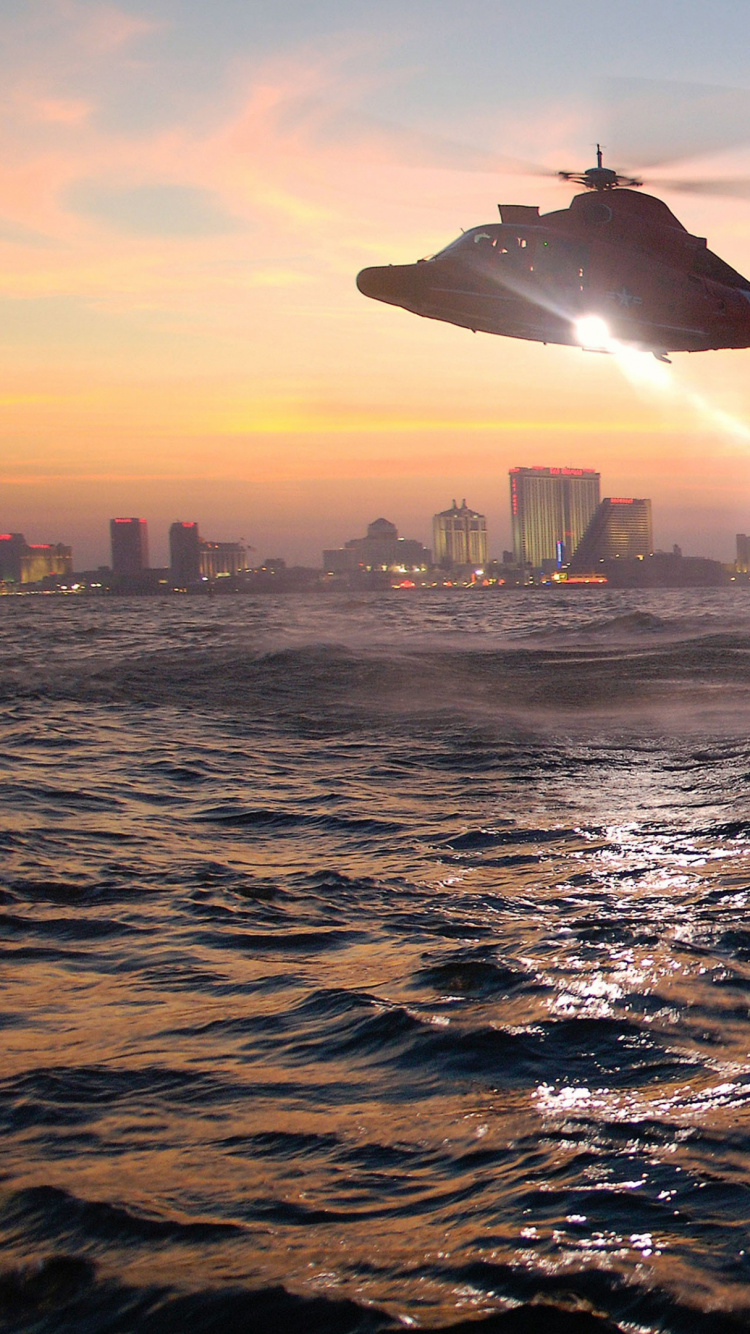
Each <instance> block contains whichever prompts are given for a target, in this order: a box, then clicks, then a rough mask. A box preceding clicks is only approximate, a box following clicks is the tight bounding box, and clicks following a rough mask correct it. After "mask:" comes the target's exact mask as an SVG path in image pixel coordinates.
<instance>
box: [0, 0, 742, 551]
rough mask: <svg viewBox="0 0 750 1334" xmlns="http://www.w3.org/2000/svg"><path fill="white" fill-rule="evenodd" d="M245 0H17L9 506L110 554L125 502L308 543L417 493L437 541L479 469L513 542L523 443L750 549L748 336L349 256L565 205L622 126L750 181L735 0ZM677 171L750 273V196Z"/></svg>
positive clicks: (7, 235) (402, 254)
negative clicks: (515, 479)
mask: <svg viewBox="0 0 750 1334" xmlns="http://www.w3.org/2000/svg"><path fill="white" fill-rule="evenodd" d="M221 14H222V22H221V23H217V22H216V21H215V19H214V11H213V9H212V8H210V7H209V6H208V5H207V4H206V3H205V2H204V0H186V3H185V4H184V5H181V6H179V7H176V6H174V4H173V3H172V2H171V0H144V2H143V3H142V4H136V3H135V0H121V2H120V3H112V4H104V3H99V2H98V0H65V3H63V0H55V3H53V4H52V5H51V6H49V5H42V4H41V3H40V0H30V3H28V4H26V3H25V4H20V3H17V2H16V0H10V3H9V4H8V5H6V6H5V7H4V10H3V15H2V16H0V36H1V37H2V39H3V40H2V42H1V43H0V53H1V54H0V67H1V68H2V70H3V78H4V88H5V98H4V110H3V113H2V114H3V125H4V134H5V141H4V142H5V151H4V156H3V164H2V168H0V183H1V185H2V190H1V191H0V251H2V256H3V260H4V263H3V265H2V270H1V271H2V274H3V278H2V292H0V300H2V303H3V310H2V327H3V330H4V334H3V339H4V348H3V380H2V385H0V406H1V407H2V416H1V420H2V426H1V427H0V430H2V441H3V467H2V469H0V479H1V482H2V495H3V507H4V525H5V526H6V527H8V528H10V529H12V530H13V531H21V532H28V533H29V534H31V533H32V532H33V533H34V534H35V535H36V534H37V533H39V534H40V535H41V534H50V536H52V535H53V533H54V530H55V529H56V528H58V530H59V531H60V536H61V537H64V539H65V540H66V541H69V542H71V543H72V545H73V547H74V548H75V550H76V551H78V552H80V553H81V557H82V559H84V560H85V561H86V563H90V564H95V563H97V561H100V560H102V559H103V558H104V552H103V550H102V539H101V534H100V531H99V529H98V527H97V524H98V523H99V519H98V517H97V516H99V515H112V514H127V513H138V514H140V513H145V514H148V515H149V517H150V521H151V524H152V528H153V531H154V534H155V535H156V533H157V532H159V533H166V531H167V529H168V526H169V523H170V522H171V521H172V520H173V517H174V514H175V512H177V513H182V514H187V515H190V514H194V513H198V512H199V511H200V514H201V517H202V521H203V522H204V524H205V527H206V530H207V531H212V532H214V533H216V534H219V535H220V536H221V537H222V538H223V537H226V539H227V540H230V539H235V538H241V537H245V538H247V539H248V540H250V533H249V531H248V530H249V528H250V525H251V524H252V532H253V540H254V543H257V545H259V546H260V547H266V546H268V547H269V548H273V547H276V546H277V545H278V543H279V542H281V544H282V545H283V546H284V547H285V549H286V550H287V551H288V552H289V556H290V558H291V559H293V560H309V559H312V558H313V556H314V555H315V553H316V552H318V551H319V550H320V549H321V548H322V547H323V546H324V545H326V544H329V543H336V542H338V541H344V540H346V538H347V537H348V536H349V533H348V532H347V531H346V529H345V527H344V520H343V517H342V516H344V515H346V516H348V519H349V520H350V522H351V524H352V526H353V527H354V528H355V529H356V528H364V527H365V526H366V524H367V522H369V521H370V519H371V518H372V515H373V513H387V512H388V511H389V509H392V508H393V501H392V498H393V497H394V496H397V497H398V504H399V512H398V516H397V517H398V523H399V526H400V527H401V528H402V530H403V531H405V532H411V533H414V534H415V535H416V536H418V537H419V538H421V540H422V541H424V542H429V541H430V535H429V530H428V528H427V527H424V526H422V525H423V524H424V523H425V516H429V514H430V513H432V512H436V511H438V510H439V509H441V508H442V507H443V506H444V505H445V503H446V499H445V498H446V497H450V496H453V495H464V494H468V495H470V496H473V497H474V498H475V499H476V500H477V501H478V502H479V503H480V504H481V505H482V508H483V511H484V512H485V513H486V515H487V521H488V526H489V528H490V530H491V531H492V532H494V533H496V534H498V539H499V545H501V544H504V543H508V542H509V540H510V535H509V534H508V533H506V534H505V535H503V533H504V525H505V503H504V494H505V477H506V475H507V472H508V469H509V468H510V467H511V466H514V465H515V463H516V462H517V459H518V457H519V456H524V457H527V458H529V459H530V460H531V461H532V462H534V461H536V460H538V459H540V458H545V457H551V456H553V455H554V456H555V457H556V458H561V459H565V458H582V459H584V460H587V459H593V458H596V459H597V460H598V461H599V467H600V469H601V470H602V471H603V472H605V471H606V474H607V477H608V487H609V489H611V491H612V493H613V494H615V495H617V494H623V493H632V494H635V495H639V496H645V495H647V496H650V497H651V498H652V500H653V503H654V508H655V512H656V513H657V514H658V516H659V519H658V525H659V540H660V542H661V543H662V544H663V545H665V546H667V547H669V546H671V545H672V543H673V542H675V541H686V540H688V535H690V534H692V535H694V536H693V537H692V538H691V539H690V541H691V545H693V546H694V547H695V548H696V549H700V550H704V551H706V552H707V553H709V554H711V555H715V556H721V555H722V554H724V548H723V543H724V534H725V533H732V532H735V531H740V530H742V529H744V528H746V527H747V520H746V518H745V515H746V513H747V511H748V509H750V467H748V459H749V458H750V430H749V429H748V425H747V423H748V421H750V376H748V373H747V370H748V366H750V352H737V353H731V352H725V353H715V354H714V353H706V354H701V355H700V356H697V357H687V356H677V357H675V360H674V364H673V366H671V367H667V366H664V367H662V366H656V364H655V363H654V364H651V362H650V361H649V360H648V359H646V360H645V361H644V360H641V361H640V362H637V363H636V362H634V361H633V360H632V359H630V360H628V359H627V358H625V359H623V358H620V357H606V356H601V355H592V354H589V353H581V352H580V351H577V350H574V349H566V348H553V347H548V348H544V347H542V346H536V345H526V344H524V343H522V342H519V341H512V340H508V339H502V338H492V337H489V336H487V335H481V334H479V335H476V336H474V335H472V334H471V333H470V332H469V331H466V330H460V329H456V328H454V327H448V326H446V327H441V326H439V325H437V324H434V323H433V322H431V321H427V320H425V321H415V320H414V319H413V318H410V317H409V316H408V315H407V314H406V313H405V312H403V311H399V310H398V309H395V308H388V307H385V306H376V305H375V304H373V303H372V302H367V301H366V300H365V299H364V298H363V297H362V296H361V295H360V294H359V292H358V291H357V290H356V287H355V276H356V273H357V272H358V271H359V270H360V269H361V268H362V267H363V266H365V265H368V264H373V263H375V264H387V263H389V262H392V263H396V264H397V263H401V262H412V261H414V260H416V259H418V258H419V257H420V256H424V255H427V254H430V253H431V252H434V251H435V250H438V249H440V248H441V247H442V246H444V245H446V244H447V243H448V242H450V241H451V240H453V239H454V238H455V237H456V236H458V235H459V234H460V232H461V229H462V228H467V227H470V226H472V225H475V224H484V223H487V222H490V221H493V220H496V219H497V216H498V215H497V203H498V202H502V201H503V200H505V201H512V202H516V203H527V204H531V205H535V204H538V205H539V206H540V207H541V209H542V211H543V212H545V211H549V210H551V209H555V208H563V207H566V206H567V204H568V202H569V200H570V198H571V195H572V194H573V193H574V188H573V187H571V186H570V185H563V184H561V183H559V182H557V181H556V179H555V177H554V172H555V171H556V170H557V169H559V168H561V167H562V168H565V169H568V168H570V167H572V166H578V167H581V168H584V167H586V166H587V165H590V161H591V160H592V158H593V151H594V149H593V145H594V143H595V141H596V140H597V138H600V139H602V140H603V141H604V143H605V145H606V151H607V158H608V160H611V161H614V162H616V163H617V165H619V166H623V167H631V168H633V169H638V167H639V166H640V165H641V162H640V161H639V157H638V154H639V152H642V154H643V155H644V156H648V154H647V153H646V148H648V149H649V151H650V150H651V149H652V148H653V143H652V139H653V136H654V135H655V134H656V131H657V129H658V131H659V134H660V135H662V137H664V136H667V137H669V136H671V141H670V148H671V150H672V151H674V152H676V153H677V154H678V155H679V153H682V154H683V159H682V161H683V164H686V165H684V166H683V167H680V169H679V171H678V172H677V174H678V175H682V176H685V175H687V176H690V175H694V176H696V177H698V176H711V175H715V176H718V177H731V176H735V175H736V176H743V175H747V174H748V167H749V165H750V150H748V147H747V145H746V144H744V143H743V135H746V134H747V131H746V129H745V126H746V124H747V123H748V122H747V117H746V116H745V117H744V124H743V125H742V127H741V129H740V130H738V126H737V123H736V120H735V123H734V124H732V123H730V122H731V115H730V113H729V111H728V110H727V107H726V106H724V107H722V106H721V105H720V103H721V99H720V98H719V99H717V97H716V96H715V95H714V96H713V101H711V87H712V85H714V84H717V85H720V84H724V85H728V86H729V87H730V88H732V87H737V86H740V87H741V86H742V84H743V82H744V79H745V72H744V67H743V63H742V52H743V51H744V47H745V43H744V21H743V18H742V15H741V14H738V13H737V10H736V7H735V6H731V5H729V4H728V3H723V2H722V0H720V2H719V4H718V9H717V10H716V11H715V16H716V23H715V25H713V26H714V27H715V32H711V33H707V32H706V24H705V21H704V13H703V9H702V7H700V6H699V5H698V3H697V0H683V3H680V4H679V5H678V4H677V3H676V0H666V2H665V4H664V5H662V6H661V7H660V8H659V12H658V13H654V11H653V7H652V6H648V5H646V4H645V0H635V2H634V3H633V4H632V5H630V6H628V9H627V14H625V12H624V11H623V12H622V13H620V12H616V11H613V10H610V11H606V12H605V13H602V12H601V11H600V10H599V9H596V10H595V9H594V8H593V6H592V5H591V4H590V3H588V0H586V3H580V4H578V5H576V6H575V7H574V8H573V9H570V7H569V8H568V9H567V10H561V9H560V7H559V6H555V5H553V4H551V3H550V0H532V3H530V4H529V5H527V6H525V7H524V11H523V13H519V12H518V10H517V7H516V6H512V5H510V4H503V3H499V4H493V5H489V4H488V3H486V0H481V2H480V5H479V8H478V9H476V8H475V10H474V11H473V13H472V17H471V19H470V20H469V19H468V18H467V17H465V16H461V15H460V14H458V13H457V12H456V11H455V10H454V9H453V7H450V6H448V5H446V4H445V3H444V2H443V0H437V4H435V3H430V4H429V5H428V4H427V3H426V0H415V4H414V5H413V6H411V7H410V10H409V14H408V17H405V16H404V15H402V14H401V12H400V11H399V10H397V8H396V7H395V5H394V4H393V3H392V0H385V3H383V4H382V5H381V6H379V7H377V9H376V10H373V9H372V7H369V8H364V7H362V8H358V7H357V6H355V7H352V6H350V5H344V4H343V0H324V3H322V4H321V5H318V6H315V7H314V10H312V11H311V10H309V8H306V7H304V6H302V5H300V4H297V3H294V2H293V0H288V2H287V3H285V4H283V5H281V6H278V7H275V8H274V9H273V10H272V11H269V12H268V13H266V14H265V15H264V16H263V17H262V18H261V17H260V16H259V14H258V13H257V12H255V11H254V10H253V8H252V7H247V6H244V5H241V4H240V3H239V0H223V2H222V5H221ZM717 34H720V35H717ZM667 39H668V40H667ZM644 51H645V52H647V56H646V58H645V59H644ZM592 69H594V70H596V71H597V72H598V73H597V77H596V79H592V77H591V71H592ZM633 69H637V70H638V71H639V74H640V75H642V76H643V77H644V78H645V80H646V81H647V82H646V84H644V85H642V86H640V92H638V90H636V95H635V101H634V94H633V90H632V87H630V86H628V87H630V91H628V87H625V84H627V78H628V76H630V75H631V74H632V70H633ZM600 76H601V77H600ZM675 79H681V80H685V81H686V83H685V84H678V83H670V82H668V84H667V89H668V91H667V92H665V91H664V85H663V84H659V83H658V81H664V80H666V81H672V80H675ZM649 80H655V81H657V84H656V85H654V86H652V85H651V84H650V83H649V82H648V81H649ZM696 85H705V89H704V93H705V95H702V94H701V93H700V88H698V90H697V91H696ZM654 87H656V89H657V91H656V92H654ZM659 87H661V89H662V92H661V94H659V93H658V88H659ZM686 89H687V90H688V91H686ZM660 97H661V101H660V100H659V99H660ZM707 103H708V104H710V105H709V113H707V110H706V107H707ZM626 111H627V116H626V115H625V112H626ZM740 120H743V118H742V117H740ZM680 135H681V136H682V137H681V138H680ZM688 147H689V148H690V152H691V154H692V156H691V155H690V154H688V156H685V153H686V152H687V149H688ZM722 147H723V149H724V151H723V153H722V152H721V151H720V150H721V149H722ZM509 159H519V160H530V161H532V162H540V163H542V164H543V165H544V166H545V167H546V168H547V169H548V171H549V173H550V175H549V176H548V177H547V178H544V177H542V178H539V179H536V178H534V177H532V176H523V175H518V174H515V175H514V174H512V173H511V171H510V170H509ZM668 174H669V173H668V172H667V177H668ZM656 193H659V194H660V195H663V197H664V199H665V201H666V202H667V203H668V204H669V205H670V207H672V208H673V210H674V212H675V214H676V216H677V217H678V218H679V219H680V221H681V222H684V224H685V225H686V226H687V227H688V228H689V230H690V231H691V232H692V233H694V234H696V235H698V236H706V237H707V238H708V240H709V244H710V246H711V247H712V249H713V250H715V251H716V252H717V253H718V254H719V255H721V256H722V257H723V258H725V259H726V261H727V262H728V263H730V264H732V265H734V266H735V267H736V268H737V269H738V270H739V271H740V272H744V273H750V207H749V206H748V203H747V202H746V201H743V200H742V199H741V198H734V199H732V198H727V199H713V198H708V197H703V196H701V195H682V194H678V193H677V192H676V191H671V192H670V190H669V187H668V184H665V185H663V187H660V189H659V191H656ZM707 458H710V460H711V466H710V470H708V471H707V470H706V466H705V460H706V459H707ZM480 498H481V499H480ZM61 516H62V518H61ZM63 528H64V533H63V532H62V529H63ZM161 540H162V539H161V538H160V539H159V541H161ZM153 558H154V560H160V561H161V560H166V538H164V547H163V550H155V551H154V556H153Z"/></svg>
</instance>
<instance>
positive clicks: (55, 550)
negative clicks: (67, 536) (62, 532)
mask: <svg viewBox="0 0 750 1334" xmlns="http://www.w3.org/2000/svg"><path fill="white" fill-rule="evenodd" d="M72 573H73V549H72V547H69V546H66V545H65V544H64V543H63V542H56V543H51V542H27V541H26V539H25V537H24V535H23V533H0V580H2V581H3V582H4V583H12V584H38V583H41V581H42V580H43V579H48V578H50V577H53V576H59V577H61V578H64V577H65V576H66V575H69V574H72Z"/></svg>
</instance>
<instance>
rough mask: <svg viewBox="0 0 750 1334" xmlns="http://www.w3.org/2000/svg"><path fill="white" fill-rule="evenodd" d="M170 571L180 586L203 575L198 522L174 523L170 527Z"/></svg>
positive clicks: (194, 582)
mask: <svg viewBox="0 0 750 1334" xmlns="http://www.w3.org/2000/svg"><path fill="white" fill-rule="evenodd" d="M169 572H170V575H171V577H172V583H173V584H176V585H177V586H178V587H180V588H183V587H187V585H188V584H196V583H197V582H198V580H199V579H200V577H201V539H200V533H199V532H198V525H197V523H182V522H178V523H173V524H172V525H171V527H170V529H169Z"/></svg>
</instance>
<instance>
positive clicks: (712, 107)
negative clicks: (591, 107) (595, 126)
mask: <svg viewBox="0 0 750 1334" xmlns="http://www.w3.org/2000/svg"><path fill="white" fill-rule="evenodd" d="M601 89H602V93H601V100H602V103H603V105H602V112H601V114H602V126H603V128H602V132H601V133H602V142H603V144H604V146H605V148H606V154H607V159H608V160H609V161H610V162H612V163H613V164H615V163H616V164H617V167H618V169H619V168H620V167H622V165H623V164H626V163H631V162H632V163H637V165H638V166H639V167H642V168H644V169H647V168H649V167H663V166H670V165H671V164H672V163H673V162H674V163H677V162H685V161H687V160H690V159H693V158H701V157H706V156H707V155H708V154H710V153H718V152H721V151H723V150H726V149H728V148H735V147H737V146H739V145H740V144H746V143H750V91H748V89H745V88H724V87H722V86H720V85H718V84H708V83H705V84H704V83H683V82H679V81H677V80H661V79H646V78H610V79H607V80H606V81H604V82H603V83H602V85H601ZM647 145H648V147H647Z"/></svg>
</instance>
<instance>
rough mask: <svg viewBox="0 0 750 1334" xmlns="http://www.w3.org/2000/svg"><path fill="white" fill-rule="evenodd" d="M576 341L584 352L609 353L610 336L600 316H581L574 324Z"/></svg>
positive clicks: (606, 325)
mask: <svg viewBox="0 0 750 1334" xmlns="http://www.w3.org/2000/svg"><path fill="white" fill-rule="evenodd" d="M575 335H576V341H577V342H579V343H580V344H581V347H582V349H583V351H584V352H611V351H612V335H611V333H610V331H609V325H608V324H607V321H606V320H603V319H602V317H601V315H582V316H581V318H580V319H579V320H576V324H575Z"/></svg>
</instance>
